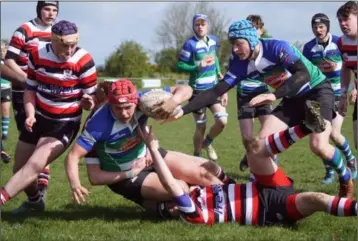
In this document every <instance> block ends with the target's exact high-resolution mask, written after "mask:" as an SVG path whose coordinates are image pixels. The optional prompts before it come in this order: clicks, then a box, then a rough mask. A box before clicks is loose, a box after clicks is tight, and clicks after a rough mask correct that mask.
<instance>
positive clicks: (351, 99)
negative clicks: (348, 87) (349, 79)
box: [349, 89, 357, 105]
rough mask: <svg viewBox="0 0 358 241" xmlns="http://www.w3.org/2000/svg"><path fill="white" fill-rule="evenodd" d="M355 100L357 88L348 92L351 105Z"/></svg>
mask: <svg viewBox="0 0 358 241" xmlns="http://www.w3.org/2000/svg"><path fill="white" fill-rule="evenodd" d="M356 100H357V89H353V90H352V91H351V93H350V94H349V102H350V104H351V105H354V103H355V102H356Z"/></svg>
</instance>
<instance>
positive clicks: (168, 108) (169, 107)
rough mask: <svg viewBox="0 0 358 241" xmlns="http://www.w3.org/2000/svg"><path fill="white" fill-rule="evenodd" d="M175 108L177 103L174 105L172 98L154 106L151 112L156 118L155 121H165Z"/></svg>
mask: <svg viewBox="0 0 358 241" xmlns="http://www.w3.org/2000/svg"><path fill="white" fill-rule="evenodd" d="M177 106H178V103H176V102H175V101H174V100H173V98H169V99H167V100H165V101H160V102H159V103H157V104H155V105H154V109H153V112H154V113H155V116H157V119H159V120H165V119H167V118H168V117H169V116H170V115H171V114H172V113H173V111H174V110H175V108H176V107H177Z"/></svg>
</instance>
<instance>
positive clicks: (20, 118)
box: [12, 90, 26, 133]
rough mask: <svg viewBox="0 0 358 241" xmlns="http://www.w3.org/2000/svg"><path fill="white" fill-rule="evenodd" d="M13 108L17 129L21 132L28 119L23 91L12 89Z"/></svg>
mask: <svg viewBox="0 0 358 241" xmlns="http://www.w3.org/2000/svg"><path fill="white" fill-rule="evenodd" d="M12 108H13V110H14V116H15V121H16V127H17V131H18V132H19V133H21V132H22V131H23V129H25V120H26V113H25V106H24V92H23V91H18V90H17V91H14V90H13V91H12Z"/></svg>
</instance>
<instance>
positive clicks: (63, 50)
mask: <svg viewBox="0 0 358 241" xmlns="http://www.w3.org/2000/svg"><path fill="white" fill-rule="evenodd" d="M77 41H78V35H77V34H72V35H66V36H63V37H61V38H60V39H59V40H57V41H52V46H53V49H54V51H55V53H56V55H57V57H58V58H59V59H61V60H62V61H67V60H68V59H69V58H71V57H72V55H73V54H74V53H75V50H76V47H77Z"/></svg>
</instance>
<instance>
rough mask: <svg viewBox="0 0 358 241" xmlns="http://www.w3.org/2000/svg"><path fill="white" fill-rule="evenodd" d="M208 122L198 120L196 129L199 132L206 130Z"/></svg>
mask: <svg viewBox="0 0 358 241" xmlns="http://www.w3.org/2000/svg"><path fill="white" fill-rule="evenodd" d="M206 122H207V119H206V118H205V119H200V120H196V121H195V124H196V129H197V130H204V131H205V129H206Z"/></svg>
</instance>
